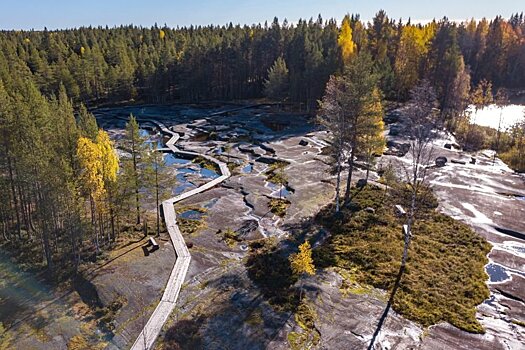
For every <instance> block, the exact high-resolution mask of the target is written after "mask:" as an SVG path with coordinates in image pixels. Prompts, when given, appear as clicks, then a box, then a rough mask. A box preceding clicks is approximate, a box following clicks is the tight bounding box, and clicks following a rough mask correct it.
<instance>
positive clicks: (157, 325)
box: [131, 120, 231, 350]
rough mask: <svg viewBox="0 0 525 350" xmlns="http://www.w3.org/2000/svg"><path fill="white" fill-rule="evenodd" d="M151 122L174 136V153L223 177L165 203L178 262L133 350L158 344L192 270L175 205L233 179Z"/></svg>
mask: <svg viewBox="0 0 525 350" xmlns="http://www.w3.org/2000/svg"><path fill="white" fill-rule="evenodd" d="M148 121H149V122H151V123H153V124H155V125H157V126H158V127H159V129H160V130H161V131H162V132H163V133H164V134H166V135H170V136H171V138H170V139H169V141H168V142H166V147H167V148H168V149H169V150H170V151H171V152H173V153H176V154H183V155H188V156H192V157H194V156H201V157H203V158H206V159H207V160H209V161H211V162H213V163H215V164H217V165H218V166H219V169H220V172H221V176H219V177H218V178H216V179H214V180H212V181H210V182H207V183H205V184H204V185H202V186H200V187H198V188H195V189H193V190H191V191H187V192H184V193H181V194H179V195H178V196H175V197H173V198H170V199H168V200H166V201H164V202H162V212H163V214H164V222H165V223H166V227H167V229H168V233H169V235H170V239H171V243H172V244H173V247H174V248H175V254H176V255H177V260H176V261H175V265H174V266H173V270H172V271H171V275H170V278H169V279H168V283H167V284H166V288H165V290H164V294H163V295H162V298H161V299H160V302H159V304H158V305H157V307H156V308H155V310H154V311H153V314H152V315H151V317H150V319H149V320H148V322H147V323H146V325H145V327H144V329H143V330H142V331H141V332H140V334H139V336H138V337H137V339H136V340H135V343H134V344H133V346H132V347H131V349H132V350H149V349H151V348H152V347H153V344H154V343H155V340H156V339H157V337H158V335H159V333H160V331H161V330H162V327H163V326H164V324H165V323H166V321H167V320H168V317H169V316H170V314H171V312H172V311H173V309H174V308H175V304H176V302H177V298H178V296H179V292H180V289H181V287H182V284H183V283H184V279H185V278H186V273H187V272H188V268H189V267H190V261H191V255H190V252H189V250H188V248H187V247H186V242H184V238H183V237H182V234H181V232H180V230H179V226H178V225H177V215H176V214H175V207H174V206H173V205H174V204H175V203H177V202H179V201H181V200H183V199H186V198H188V197H191V196H193V195H196V194H198V193H201V192H204V191H206V190H208V189H210V188H212V187H213V186H216V185H217V184H219V183H221V182H222V181H224V180H226V179H227V178H228V177H230V175H231V174H230V171H229V169H228V166H227V165H226V164H224V163H223V162H221V161H219V160H217V159H215V158H213V157H210V156H208V155H204V154H199V153H196V152H187V151H183V150H180V149H178V148H177V147H176V146H175V144H176V143H177V141H178V140H179V138H180V136H179V134H177V133H176V132H173V131H171V130H169V129H168V128H166V126H165V125H164V124H162V123H160V122H158V121H156V120H148Z"/></svg>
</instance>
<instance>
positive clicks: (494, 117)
mask: <svg viewBox="0 0 525 350" xmlns="http://www.w3.org/2000/svg"><path fill="white" fill-rule="evenodd" d="M467 110H468V111H470V112H471V113H472V114H471V117H470V120H471V123H473V124H477V125H481V126H488V127H491V128H494V129H497V128H498V126H500V127H501V128H502V129H506V128H509V127H511V126H513V125H514V124H516V123H517V122H518V121H520V120H522V119H523V113H524V112H525V106H522V105H507V106H503V107H498V106H496V105H490V106H487V107H485V108H482V109H479V110H475V109H474V107H473V106H470V107H469V108H468V109H467ZM500 119H501V121H500ZM500 123H501V125H500Z"/></svg>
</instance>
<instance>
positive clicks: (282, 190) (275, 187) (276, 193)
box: [267, 182, 291, 198]
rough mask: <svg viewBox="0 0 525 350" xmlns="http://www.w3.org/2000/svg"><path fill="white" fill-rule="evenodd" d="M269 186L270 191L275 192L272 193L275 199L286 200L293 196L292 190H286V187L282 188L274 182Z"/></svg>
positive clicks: (269, 183)
mask: <svg viewBox="0 0 525 350" xmlns="http://www.w3.org/2000/svg"><path fill="white" fill-rule="evenodd" d="M267 186H268V188H269V189H271V190H272V191H273V192H272V196H274V197H283V198H286V197H288V196H289V195H290V194H291V192H290V190H288V189H287V188H286V186H280V185H278V184H276V183H273V182H268V185H267ZM279 190H280V191H279ZM279 192H280V193H279Z"/></svg>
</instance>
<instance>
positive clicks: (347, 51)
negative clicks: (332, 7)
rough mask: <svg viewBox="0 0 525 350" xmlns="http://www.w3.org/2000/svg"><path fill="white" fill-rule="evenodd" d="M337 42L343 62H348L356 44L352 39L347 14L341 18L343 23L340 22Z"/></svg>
mask: <svg viewBox="0 0 525 350" xmlns="http://www.w3.org/2000/svg"><path fill="white" fill-rule="evenodd" d="M337 44H338V45H339V48H340V49H341V57H342V58H343V63H344V64H347V63H348V62H350V60H351V59H352V57H353V56H354V55H355V53H356V51H357V46H356V44H355V43H354V40H353V39H352V27H351V26H350V18H349V17H348V15H346V16H345V18H343V23H342V24H341V30H340V32H339V36H338V38H337Z"/></svg>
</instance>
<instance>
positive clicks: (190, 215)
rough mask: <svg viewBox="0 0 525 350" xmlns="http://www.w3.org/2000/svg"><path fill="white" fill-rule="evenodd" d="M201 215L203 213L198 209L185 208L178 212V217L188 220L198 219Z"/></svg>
mask: <svg viewBox="0 0 525 350" xmlns="http://www.w3.org/2000/svg"><path fill="white" fill-rule="evenodd" d="M202 215H203V213H201V212H200V211H198V210H186V211H185V212H182V213H180V214H179V217H181V218H183V219H188V220H200V219H201V218H202Z"/></svg>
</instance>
